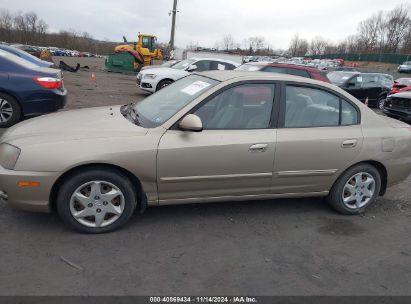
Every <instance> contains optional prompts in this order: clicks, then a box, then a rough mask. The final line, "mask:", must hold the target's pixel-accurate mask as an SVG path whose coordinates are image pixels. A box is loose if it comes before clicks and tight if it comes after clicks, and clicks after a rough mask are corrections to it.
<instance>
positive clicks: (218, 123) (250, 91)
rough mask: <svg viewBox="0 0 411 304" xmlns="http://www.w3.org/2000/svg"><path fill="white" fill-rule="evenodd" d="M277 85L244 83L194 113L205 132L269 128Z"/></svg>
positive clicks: (214, 98) (228, 90)
mask: <svg viewBox="0 0 411 304" xmlns="http://www.w3.org/2000/svg"><path fill="white" fill-rule="evenodd" d="M274 88H275V86H274V84H243V85H239V86H236V87H232V88H229V89H227V90H225V91H224V92H222V93H220V94H218V95H217V96H215V97H213V98H212V99H210V100H209V101H207V102H206V103H205V104H203V105H202V106H201V107H200V108H199V109H198V110H197V111H196V112H195V113H194V114H196V115H197V116H199V117H200V118H201V121H202V123H203V128H204V129H205V130H224V129H225V130H229V129H266V128H268V127H269V126H270V120H271V112H272V108H273V100H274Z"/></svg>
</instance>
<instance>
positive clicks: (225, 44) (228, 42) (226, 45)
mask: <svg viewBox="0 0 411 304" xmlns="http://www.w3.org/2000/svg"><path fill="white" fill-rule="evenodd" d="M234 45H235V42H234V37H233V36H232V35H231V34H228V35H224V36H223V39H222V40H221V46H222V48H223V49H224V50H226V51H228V50H232V49H233V48H234Z"/></svg>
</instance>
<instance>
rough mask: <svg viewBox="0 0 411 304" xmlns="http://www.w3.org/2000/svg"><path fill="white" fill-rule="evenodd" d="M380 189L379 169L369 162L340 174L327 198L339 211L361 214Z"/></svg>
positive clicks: (348, 213)
mask: <svg viewBox="0 0 411 304" xmlns="http://www.w3.org/2000/svg"><path fill="white" fill-rule="evenodd" d="M380 189H381V175H380V173H379V171H378V170H377V169H376V168H375V167H373V166H371V165H369V164H360V165H357V166H354V167H352V168H350V169H348V170H347V171H346V172H344V173H343V174H342V175H341V176H340V178H339V179H338V180H337V181H336V182H335V184H334V186H333V187H332V189H331V191H330V193H329V195H328V198H327V200H328V203H329V204H330V205H331V207H333V208H334V209H335V210H336V211H338V212H339V213H342V214H347V215H353V214H360V213H362V212H364V211H365V209H366V208H367V207H368V206H370V205H371V204H372V203H373V202H374V201H375V200H376V198H377V196H378V194H379V193H380Z"/></svg>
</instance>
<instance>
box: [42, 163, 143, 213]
mask: <svg viewBox="0 0 411 304" xmlns="http://www.w3.org/2000/svg"><path fill="white" fill-rule="evenodd" d="M102 168H103V169H114V170H115V171H118V172H121V173H123V174H125V175H126V176H127V177H128V178H129V179H130V181H131V182H132V184H133V188H134V191H135V192H136V195H137V205H138V207H139V208H140V210H141V211H144V209H145V208H146V207H147V197H146V195H145V192H144V189H143V185H142V183H141V181H140V179H139V178H138V177H137V176H135V175H134V174H133V173H131V172H130V171H129V170H127V169H125V168H123V167H121V166H117V165H113V164H107V163H89V164H82V165H78V166H75V167H72V168H70V169H69V170H67V171H66V172H64V173H63V174H62V175H60V176H59V178H58V179H57V180H56V181H55V183H54V184H53V186H52V188H51V191H50V197H49V202H50V210H51V211H52V212H54V211H56V200H57V194H58V190H59V189H60V187H61V185H62V184H63V183H64V181H66V180H67V179H68V178H69V177H70V176H72V175H73V174H76V173H78V172H80V171H82V170H85V169H102Z"/></svg>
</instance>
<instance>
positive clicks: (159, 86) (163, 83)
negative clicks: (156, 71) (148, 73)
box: [156, 79, 173, 91]
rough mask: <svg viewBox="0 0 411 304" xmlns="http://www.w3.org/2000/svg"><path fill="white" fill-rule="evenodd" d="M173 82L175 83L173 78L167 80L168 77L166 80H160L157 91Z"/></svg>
mask: <svg viewBox="0 0 411 304" xmlns="http://www.w3.org/2000/svg"><path fill="white" fill-rule="evenodd" d="M172 83H173V81H172V80H167V79H166V80H162V81H160V82H159V84H158V85H157V90H156V91H158V90H161V89H163V88H165V87H167V86H169V85H170V84H172Z"/></svg>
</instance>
